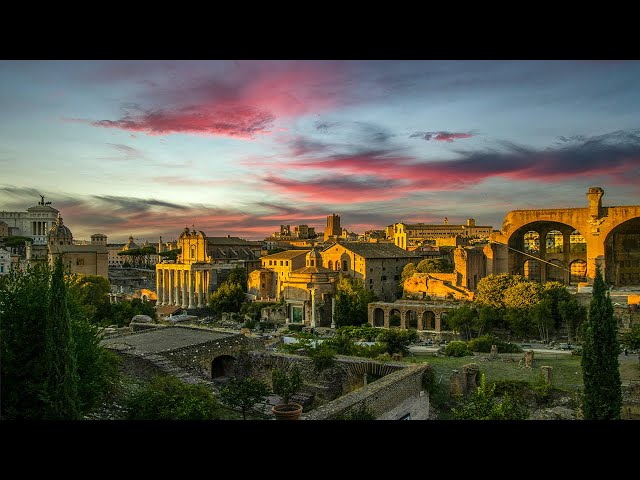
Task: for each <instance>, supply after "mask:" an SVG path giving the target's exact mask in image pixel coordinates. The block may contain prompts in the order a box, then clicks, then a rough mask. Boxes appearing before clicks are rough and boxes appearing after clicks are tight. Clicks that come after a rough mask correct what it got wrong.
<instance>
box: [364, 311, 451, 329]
mask: <svg viewBox="0 0 640 480" xmlns="http://www.w3.org/2000/svg"><path fill="white" fill-rule="evenodd" d="M394 310H395V309H394ZM374 312H375V311H374ZM374 312H372V314H371V315H369V324H370V325H371V326H372V327H375V313H374ZM407 313H409V310H407V311H404V310H403V311H400V328H402V329H406V328H407V324H408V323H409V319H408V318H407ZM432 313H433V314H434V316H435V325H434V326H435V331H436V332H440V331H441V330H442V314H443V313H446V312H438V313H435V312H432ZM424 314H425V312H420V313H417V312H416V316H417V317H418V318H417V320H418V331H421V330H431V329H430V328H429V327H430V325H426V327H427V328H424V327H425V325H424V321H425V319H424V318H423V315H424ZM390 319H391V310H385V311H384V327H385V328H390V326H391V325H390V323H391V320H390Z"/></svg>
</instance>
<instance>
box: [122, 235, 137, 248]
mask: <svg viewBox="0 0 640 480" xmlns="http://www.w3.org/2000/svg"><path fill="white" fill-rule="evenodd" d="M136 248H140V247H139V246H138V245H137V244H136V243H135V242H134V241H133V237H132V236H130V237H129V241H128V242H127V243H125V244H124V247H122V250H135V249H136Z"/></svg>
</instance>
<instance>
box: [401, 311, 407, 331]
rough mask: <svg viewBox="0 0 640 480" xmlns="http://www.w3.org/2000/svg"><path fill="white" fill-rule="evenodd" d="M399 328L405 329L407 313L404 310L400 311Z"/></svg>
mask: <svg viewBox="0 0 640 480" xmlns="http://www.w3.org/2000/svg"><path fill="white" fill-rule="evenodd" d="M400 328H402V329H403V330H404V329H406V328H407V312H406V311H404V310H400Z"/></svg>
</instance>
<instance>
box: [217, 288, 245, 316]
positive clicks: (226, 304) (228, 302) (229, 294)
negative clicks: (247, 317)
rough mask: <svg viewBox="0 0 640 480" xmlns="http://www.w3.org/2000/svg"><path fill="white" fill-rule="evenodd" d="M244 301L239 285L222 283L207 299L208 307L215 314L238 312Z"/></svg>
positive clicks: (242, 291)
mask: <svg viewBox="0 0 640 480" xmlns="http://www.w3.org/2000/svg"><path fill="white" fill-rule="evenodd" d="M244 300H245V295H244V290H243V289H242V287H241V286H240V284H239V283H235V282H231V283H229V282H222V283H221V284H220V286H219V287H218V289H217V290H216V291H215V292H213V293H212V294H211V297H209V307H211V310H213V311H214V312H216V313H222V312H235V313H237V312H239V311H240V307H241V306H242V302H244Z"/></svg>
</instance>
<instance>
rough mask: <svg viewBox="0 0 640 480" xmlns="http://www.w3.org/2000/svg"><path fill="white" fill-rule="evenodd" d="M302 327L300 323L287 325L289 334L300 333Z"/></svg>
mask: <svg viewBox="0 0 640 480" xmlns="http://www.w3.org/2000/svg"><path fill="white" fill-rule="evenodd" d="M302 327H304V325H303V324H301V323H290V324H289V325H287V328H288V329H289V331H290V332H302Z"/></svg>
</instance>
